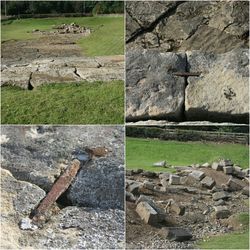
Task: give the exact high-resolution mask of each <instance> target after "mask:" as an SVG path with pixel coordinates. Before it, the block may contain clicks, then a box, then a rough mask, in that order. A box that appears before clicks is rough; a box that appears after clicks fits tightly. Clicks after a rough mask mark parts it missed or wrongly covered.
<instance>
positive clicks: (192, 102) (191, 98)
mask: <svg viewBox="0 0 250 250" xmlns="http://www.w3.org/2000/svg"><path fill="white" fill-rule="evenodd" d="M187 57H188V67H189V70H190V71H195V72H197V71H198V72H201V75H200V77H188V86H187V88H186V95H185V96H186V98H185V114H186V117H187V119H189V120H210V121H228V122H230V121H234V122H235V121H237V122H238V123H248V116H249V115H248V112H249V110H248V106H247V105H245V104H246V103H248V92H249V85H248V63H249V58H248V50H247V49H235V50H233V51H230V52H227V53H225V54H220V55H215V54H211V53H205V52H204V53H202V52H199V51H192V52H188V53H187ZM211 89H212V90H213V94H211Z"/></svg>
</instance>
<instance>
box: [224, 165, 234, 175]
mask: <svg viewBox="0 0 250 250" xmlns="http://www.w3.org/2000/svg"><path fill="white" fill-rule="evenodd" d="M223 171H224V173H225V174H232V173H233V167H232V166H224V167H223Z"/></svg>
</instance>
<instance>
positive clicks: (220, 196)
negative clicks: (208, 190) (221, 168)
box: [213, 191, 230, 201]
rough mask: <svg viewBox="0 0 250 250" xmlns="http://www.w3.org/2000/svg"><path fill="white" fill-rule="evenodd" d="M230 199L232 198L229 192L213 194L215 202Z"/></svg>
mask: <svg viewBox="0 0 250 250" xmlns="http://www.w3.org/2000/svg"><path fill="white" fill-rule="evenodd" d="M229 197H230V196H229V194H228V193H227V192H224V191H221V192H216V193H213V200H214V201H218V200H226V199H228V198H229Z"/></svg>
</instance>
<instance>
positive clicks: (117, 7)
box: [1, 0, 124, 16]
mask: <svg viewBox="0 0 250 250" xmlns="http://www.w3.org/2000/svg"><path fill="white" fill-rule="evenodd" d="M123 10H124V2H123V1H4V0H2V1H1V14H2V15H6V16H13V15H14V16H16V15H21V14H60V13H82V14H112V13H123Z"/></svg>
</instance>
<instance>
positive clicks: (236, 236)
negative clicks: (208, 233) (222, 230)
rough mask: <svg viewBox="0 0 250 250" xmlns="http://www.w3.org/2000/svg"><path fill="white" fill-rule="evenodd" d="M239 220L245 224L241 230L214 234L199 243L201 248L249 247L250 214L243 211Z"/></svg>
mask: <svg viewBox="0 0 250 250" xmlns="http://www.w3.org/2000/svg"><path fill="white" fill-rule="evenodd" d="M238 221H239V223H241V224H242V225H243V230H242V231H241V232H234V233H230V234H225V235H220V236H214V237H211V238H209V239H208V240H205V241H200V242H199V243H198V244H197V245H198V247H199V248H201V249H249V214H248V213H241V214H239V215H238Z"/></svg>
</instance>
